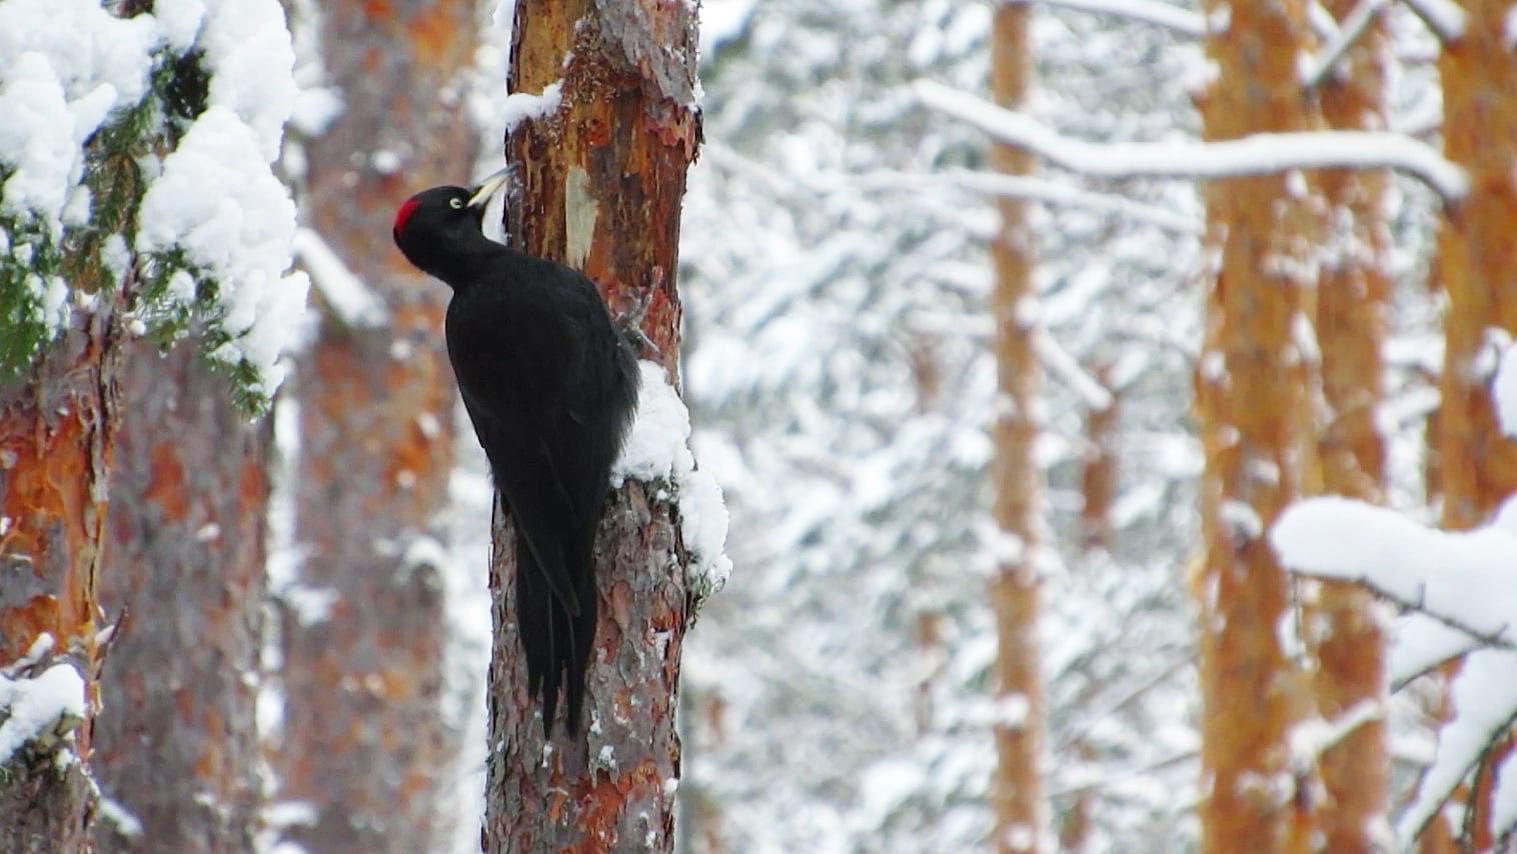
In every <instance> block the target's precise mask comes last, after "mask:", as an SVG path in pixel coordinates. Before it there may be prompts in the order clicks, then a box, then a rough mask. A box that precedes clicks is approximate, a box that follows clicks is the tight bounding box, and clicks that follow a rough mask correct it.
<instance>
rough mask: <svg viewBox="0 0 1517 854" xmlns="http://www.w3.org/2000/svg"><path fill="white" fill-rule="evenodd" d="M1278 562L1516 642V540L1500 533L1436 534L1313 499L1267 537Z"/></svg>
mask: <svg viewBox="0 0 1517 854" xmlns="http://www.w3.org/2000/svg"><path fill="white" fill-rule="evenodd" d="M1269 538H1270V543H1271V545H1273V546H1274V548H1275V552H1276V554H1278V555H1279V557H1280V561H1281V563H1283V564H1284V565H1285V566H1287V567H1288V568H1290V569H1293V570H1295V571H1297V572H1301V573H1304V574H1307V575H1314V576H1319V577H1323V578H1338V579H1343V580H1346V581H1359V582H1361V583H1363V584H1365V586H1367V587H1369V588H1370V589H1371V590H1373V591H1375V592H1376V593H1378V594H1379V595H1381V596H1384V597H1386V598H1388V599H1390V600H1392V601H1394V602H1396V603H1398V604H1401V605H1404V606H1407V607H1413V608H1416V609H1417V610H1419V611H1422V612H1423V613H1425V614H1428V615H1430V616H1432V617H1435V618H1437V619H1440V620H1442V621H1444V622H1446V623H1450V624H1452V625H1457V626H1461V627H1464V628H1465V629H1467V630H1469V631H1471V632H1474V633H1476V634H1478V635H1479V636H1480V637H1482V638H1484V639H1486V640H1487V641H1493V642H1500V643H1503V644H1517V627H1514V626H1513V625H1512V621H1513V615H1514V614H1517V536H1514V535H1513V533H1512V532H1511V531H1508V530H1505V529H1503V528H1500V527H1486V528H1477V529H1475V530H1472V531H1440V530H1437V529H1434V528H1429V527H1426V526H1424V525H1421V524H1418V523H1417V522H1414V521H1412V520H1410V519H1408V518H1406V517H1405V516H1403V515H1401V514H1400V513H1398V512H1396V511H1394V510H1388V509H1386V508H1383V507H1376V506H1374V505H1372V504H1367V503H1365V502H1362V501H1355V500H1353V499H1348V498H1339V497H1332V496H1328V497H1320V498H1310V499H1307V500H1305V501H1301V502H1297V503H1296V504H1293V505H1291V506H1290V507H1288V508H1286V510H1285V512H1284V513H1282V514H1281V515H1280V518H1279V520H1278V521H1277V522H1276V523H1275V525H1274V527H1273V528H1271V529H1270V533H1269Z"/></svg>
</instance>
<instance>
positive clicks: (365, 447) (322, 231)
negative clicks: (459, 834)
mask: <svg viewBox="0 0 1517 854" xmlns="http://www.w3.org/2000/svg"><path fill="white" fill-rule="evenodd" d="M319 21H320V25H321V26H320V31H319V36H320V41H321V45H322V50H321V54H322V57H323V60H324V63H325V66H326V72H327V80H328V81H329V82H330V83H331V85H333V86H334V87H335V88H337V89H338V90H339V92H340V96H341V98H342V101H343V110H342V112H341V113H340V114H339V115H338V116H337V117H336V118H335V119H334V120H333V121H332V123H331V125H330V126H329V127H328V128H327V129H326V130H325V132H324V133H322V134H321V135H320V136H319V137H318V138H316V139H313V140H311V141H309V142H308V143H306V144H305V149H306V154H307V161H308V163H309V166H308V170H307V172H306V181H305V188H304V189H305V200H306V207H307V210H308V212H309V215H308V217H307V219H306V222H307V225H308V226H309V227H310V228H311V229H312V230H313V231H314V232H315V234H317V235H319V236H320V238H319V239H320V240H321V241H324V242H325V244H326V246H327V247H330V249H331V251H332V254H334V255H335V256H336V260H338V261H340V262H341V264H342V265H345V266H346V267H347V269H348V271H351V273H353V274H354V276H356V279H357V282H359V283H361V287H366V288H367V289H368V291H369V294H367V295H366V294H364V293H363V291H362V290H359V291H358V293H357V294H356V295H357V296H358V297H359V298H360V299H361V300H362V302H360V303H359V305H358V306H357V308H362V309H364V310H361V311H360V310H355V306H354V305H353V304H351V303H350V302H349V299H348V298H351V297H353V296H354V295H355V294H353V293H351V292H350V291H351V289H350V288H349V287H347V286H351V285H352V284H353V282H351V281H350V277H348V276H346V275H344V274H343V273H342V271H341V270H340V268H339V269H335V270H334V269H318V267H328V268H330V267H336V266H337V265H336V264H335V263H326V264H322V263H319V262H318V261H317V258H318V257H319V256H320V255H321V254H323V253H319V252H312V253H309V254H308V253H302V257H303V259H304V260H306V262H307V264H308V267H309V268H310V269H311V271H312V273H313V278H314V279H315V280H316V283H317V285H318V290H319V291H320V292H321V293H322V294H323V295H324V296H325V297H326V299H325V300H324V301H323V305H322V308H323V309H324V310H323V312H322V315H321V318H322V319H321V328H320V332H319V334H318V337H317V339H316V341H315V342H314V343H313V344H312V345H311V347H310V348H309V351H308V352H307V353H306V354H304V356H303V357H302V359H301V360H300V362H299V366H298V368H297V372H296V384H297V392H298V401H299V407H300V409H299V413H300V416H299V423H300V443H301V447H300V463H299V467H298V470H299V471H300V478H299V480H298V482H297V485H296V487H297V488H296V497H295V501H296V530H295V539H296V542H297V546H298V547H299V548H301V549H303V550H304V555H303V559H302V560H301V561H300V563H299V565H298V567H297V568H296V569H295V571H294V578H293V579H291V580H290V583H289V584H288V586H286V585H285V584H284V582H283V581H281V582H280V583H279V584H278V585H277V586H278V588H279V589H277V590H276V593H278V594H280V601H281V604H282V607H281V634H282V637H283V651H284V666H283V670H282V678H283V682H284V694H285V712H284V720H283V728H282V735H281V739H280V745H279V749H278V753H277V759H276V767H277V770H278V773H279V775H280V778H281V783H282V788H281V791H280V793H279V796H280V797H281V798H282V799H287V800H293V801H304V802H307V803H309V804H311V805H312V806H314V807H315V810H316V816H315V823H314V824H313V825H312V826H309V827H297V828H291V829H290V831H289V838H290V839H291V840H293V841H295V842H298V843H299V844H301V845H303V846H304V847H305V848H306V849H307V850H309V851H313V852H321V851H353V850H365V851H377V850H387V851H430V850H437V849H438V848H439V847H440V846H442V845H443V840H445V839H447V838H449V837H450V835H451V834H452V831H453V822H454V821H455V820H456V819H457V818H458V816H456V815H454V814H453V812H454V807H455V805H454V804H453V803H451V802H450V801H449V800H448V799H446V798H442V797H441V795H442V794H443V793H444V792H445V791H447V790H448V789H449V787H451V785H452V782H453V781H452V780H451V779H450V776H449V775H450V774H451V773H454V772H453V770H452V769H453V765H452V756H453V754H454V753H455V752H456V750H457V745H458V738H459V734H458V733H457V732H454V731H452V730H451V728H450V725H449V721H448V720H447V719H446V717H445V716H444V715H443V714H442V712H441V709H440V707H439V704H440V702H441V700H442V697H443V694H444V679H443V665H444V652H445V649H446V644H447V622H446V619H445V611H444V604H445V602H444V595H443V587H444V585H443V582H442V573H443V572H445V571H447V569H448V568H447V567H446V566H445V565H444V564H443V563H442V558H443V555H444V552H443V550H442V548H441V545H440V543H441V538H442V536H443V530H442V526H441V525H440V524H439V519H438V516H437V514H438V512H439V510H440V509H441V508H443V507H446V506H447V505H448V500H449V499H448V491H447V484H448V478H449V474H450V471H451V466H452V461H453V441H454V431H453V423H454V419H453V412H454V409H455V406H456V395H457V393H456V391H455V390H454V386H453V376H452V371H451V370H450V368H449V367H448V363H447V356H446V353H445V351H444V344H443V333H442V316H443V310H444V306H445V305H446V301H447V298H448V292H447V289H446V288H444V287H443V286H441V285H439V284H438V283H437V282H434V281H431V280H429V279H426V278H425V277H423V276H421V275H420V274H418V273H416V272H415V271H414V270H412V269H411V268H410V266H409V265H408V264H406V262H405V261H404V259H403V258H402V257H401V255H400V253H399V252H397V251H396V250H395V249H394V247H393V246H392V245H391V242H390V239H389V230H390V224H391V218H392V216H393V215H394V211H395V208H396V206H397V204H398V203H399V201H400V200H402V199H404V198H405V197H407V196H408V195H410V194H411V193H414V192H417V191H420V190H422V189H425V188H426V187H428V186H432V185H436V184H466V183H468V182H469V180H470V178H471V177H472V176H471V175H470V174H469V173H470V171H471V164H472V163H473V158H474V149H475V146H474V143H473V135H472V132H471V130H470V128H469V126H468V123H467V122H466V121H463V120H462V119H461V117H460V114H461V112H462V106H461V103H460V101H459V99H457V98H454V99H451V100H450V99H449V98H447V97H446V95H445V93H446V92H448V91H449V90H450V89H451V90H453V91H455V92H456V91H457V87H458V86H459V85H460V80H461V78H462V76H463V75H464V74H465V73H466V72H467V71H468V69H469V68H470V67H471V64H472V62H473V59H474V49H475V40H476V33H477V18H476V4H474V3H472V2H464V0H445V2H441V3H420V2H407V3H399V4H374V3H365V2H359V0H343V2H334V3H323V4H321V8H320V10H319ZM307 240H308V242H315V238H311V237H310V236H309V235H308V236H307Z"/></svg>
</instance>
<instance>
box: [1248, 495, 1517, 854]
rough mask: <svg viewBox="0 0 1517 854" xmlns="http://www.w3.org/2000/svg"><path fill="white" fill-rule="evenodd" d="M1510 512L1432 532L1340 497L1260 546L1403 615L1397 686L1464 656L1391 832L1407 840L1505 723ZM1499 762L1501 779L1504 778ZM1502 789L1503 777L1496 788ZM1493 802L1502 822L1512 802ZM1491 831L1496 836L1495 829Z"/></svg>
mask: <svg viewBox="0 0 1517 854" xmlns="http://www.w3.org/2000/svg"><path fill="white" fill-rule="evenodd" d="M1513 514H1514V508H1513V502H1511V501H1508V502H1507V504H1506V505H1504V506H1503V507H1502V508H1501V511H1500V512H1498V514H1497V516H1496V519H1495V521H1494V522H1493V523H1492V524H1490V525H1488V526H1486V527H1483V528H1478V529H1475V530H1472V531H1466V532H1450V531H1440V530H1436V529H1432V528H1428V527H1425V526H1423V525H1420V524H1418V523H1416V522H1413V521H1411V520H1409V519H1407V518H1405V517H1404V516H1402V515H1401V514H1399V513H1397V512H1395V511H1392V510H1387V509H1384V508H1380V507H1376V506H1373V505H1370V504H1366V503H1363V502H1359V501H1353V500H1350V499H1345V498H1336V497H1326V498H1313V499H1308V500H1306V501H1302V502H1299V503H1297V504H1294V505H1292V506H1291V507H1289V508H1287V509H1286V511H1285V512H1284V513H1283V514H1281V517H1280V520H1279V521H1278V522H1277V523H1276V524H1275V526H1274V528H1273V529H1272V530H1271V531H1270V541H1271V543H1272V544H1273V545H1274V547H1275V551H1276V552H1277V553H1278V554H1279V555H1280V559H1281V561H1282V562H1283V563H1284V564H1285V565H1286V566H1288V567H1290V568H1292V569H1295V570H1297V571H1300V572H1304V573H1307V574H1310V575H1316V576H1321V577H1329V578H1340V579H1346V580H1357V581H1359V582H1361V583H1363V584H1364V585H1365V586H1367V587H1368V588H1370V589H1371V590H1373V591H1375V592H1376V593H1378V594H1379V595H1381V596H1384V597H1386V598H1388V599H1390V600H1392V601H1393V602H1395V603H1397V604H1399V605H1401V606H1403V607H1405V608H1409V609H1411V610H1412V613H1411V614H1409V615H1408V616H1407V617H1405V618H1403V619H1402V620H1399V621H1398V622H1397V624H1396V627H1395V637H1394V642H1393V645H1392V649H1391V661H1390V670H1391V676H1392V679H1393V681H1397V682H1402V681H1405V680H1406V679H1409V678H1411V677H1412V676H1415V675H1417V674H1418V673H1421V672H1423V671H1425V670H1427V669H1428V668H1430V667H1433V666H1435V665H1437V664H1438V663H1440V662H1442V661H1445V660H1448V659H1449V658H1451V657H1453V656H1455V655H1458V654H1460V653H1465V654H1464V658H1463V665H1462V667H1461V668H1460V670H1459V673H1458V674H1457V675H1456V676H1455V677H1454V679H1453V682H1452V685H1451V686H1450V699H1451V702H1452V706H1453V709H1454V716H1453V718H1452V719H1451V720H1450V721H1449V722H1448V723H1447V724H1446V725H1444V726H1443V727H1442V728H1441V729H1440V731H1439V736H1438V747H1437V752H1436V755H1435V757H1434V759H1433V762H1432V764H1431V765H1430V766H1429V767H1428V769H1427V771H1426V773H1425V774H1424V775H1423V777H1422V779H1421V781H1420V783H1419V785H1418V789H1417V794H1416V797H1415V799H1414V800H1413V802H1412V803H1411V805H1410V806H1409V807H1408V808H1407V809H1406V810H1405V812H1403V813H1402V815H1401V817H1400V819H1399V820H1398V822H1397V825H1396V831H1397V835H1398V836H1399V837H1400V838H1401V839H1402V840H1403V841H1404V842H1410V840H1411V839H1412V838H1413V837H1414V836H1415V835H1416V834H1417V832H1418V831H1419V830H1420V829H1421V828H1422V827H1423V825H1424V824H1425V823H1426V822H1427V820H1428V819H1429V818H1430V817H1431V816H1432V815H1434V814H1435V813H1436V812H1437V811H1438V810H1439V809H1441V808H1442V806H1443V804H1444V802H1445V801H1446V800H1447V799H1448V797H1449V793H1450V792H1452V791H1453V789H1454V787H1455V786H1457V785H1458V784H1459V783H1460V782H1461V781H1462V780H1463V779H1464V778H1465V776H1466V775H1467V774H1468V773H1469V770H1470V769H1471V768H1472V767H1473V766H1474V764H1475V763H1476V762H1477V761H1478V760H1479V758H1480V756H1481V755H1482V754H1483V753H1484V752H1485V751H1486V749H1487V748H1488V747H1489V745H1490V744H1491V743H1492V740H1493V739H1494V738H1496V737H1497V736H1498V735H1499V734H1500V733H1502V732H1504V731H1506V729H1507V727H1508V726H1509V725H1510V722H1511V721H1512V719H1513V718H1514V716H1517V652H1514V651H1513V646H1514V644H1517V632H1514V631H1513V627H1512V625H1511V621H1512V619H1513V615H1514V614H1517V533H1514V526H1513V525H1512V516H1513ZM1506 768H1507V766H1506V764H1505V763H1504V764H1503V767H1502V770H1503V772H1504V771H1505V770H1506ZM1498 782H1506V780H1505V778H1504V777H1503V778H1502V780H1501V781H1498ZM1513 788H1517V787H1512V786H1502V787H1501V791H1498V793H1497V795H1496V803H1497V804H1499V805H1500V807H1499V809H1500V810H1503V811H1504V814H1505V815H1507V817H1508V818H1507V819H1506V820H1507V821H1510V820H1511V818H1513V817H1517V792H1513V791H1511V789H1513ZM1494 826H1495V827H1498V828H1499V827H1505V826H1506V825H1505V824H1496V825H1494Z"/></svg>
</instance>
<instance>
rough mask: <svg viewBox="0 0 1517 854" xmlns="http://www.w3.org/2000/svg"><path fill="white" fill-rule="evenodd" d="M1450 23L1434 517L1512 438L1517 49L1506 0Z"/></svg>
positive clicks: (1485, 786)
mask: <svg viewBox="0 0 1517 854" xmlns="http://www.w3.org/2000/svg"><path fill="white" fill-rule="evenodd" d="M1461 6H1462V7H1463V9H1464V11H1465V15H1466V20H1465V26H1464V28H1463V31H1462V34H1461V35H1460V36H1459V37H1458V38H1456V39H1454V40H1452V41H1448V42H1445V43H1444V46H1443V52H1442V54H1441V56H1440V58H1439V61H1438V69H1439V73H1440V75H1441V76H1442V80H1443V140H1444V143H1443V144H1444V153H1445V155H1446V156H1447V157H1448V158H1449V159H1450V160H1452V161H1454V162H1455V163H1458V164H1459V165H1461V166H1463V167H1464V168H1465V169H1466V170H1468V172H1469V175H1470V193H1469V195H1468V197H1467V198H1465V199H1464V200H1463V202H1462V203H1460V204H1459V205H1457V206H1455V207H1446V208H1445V209H1444V220H1443V223H1442V228H1441V230H1440V233H1439V239H1438V264H1437V270H1438V271H1439V279H1440V284H1441V285H1442V287H1443V289H1444V291H1445V293H1446V294H1447V296H1448V308H1447V310H1446V312H1445V314H1444V359H1443V374H1442V377H1441V381H1440V389H1439V390H1440V392H1441V395H1442V406H1441V407H1440V408H1439V412H1438V433H1437V454H1438V468H1437V471H1438V478H1439V481H1438V485H1439V489H1440V492H1441V494H1442V499H1443V519H1442V523H1443V526H1444V527H1445V528H1449V529H1452V530H1464V529H1468V528H1472V527H1475V526H1476V525H1479V524H1481V523H1483V522H1485V521H1486V520H1487V518H1488V516H1489V515H1490V514H1491V512H1492V511H1493V510H1495V508H1496V507H1497V506H1498V505H1499V504H1500V503H1501V501H1502V500H1503V499H1504V498H1506V497H1507V496H1508V495H1511V494H1512V493H1513V492H1514V491H1517V443H1513V442H1511V441H1510V440H1507V439H1505V438H1503V437H1502V434H1501V430H1500V428H1499V425H1498V424H1497V421H1496V416H1495V408H1494V406H1493V405H1492V400H1491V395H1490V390H1489V386H1490V381H1491V376H1492V372H1493V370H1494V366H1495V364H1496V357H1497V352H1498V351H1497V350H1496V348H1497V347H1499V346H1500V345H1501V344H1502V343H1503V341H1502V340H1501V339H1502V338H1508V337H1509V336H1511V335H1514V334H1517V292H1514V291H1513V287H1512V271H1513V269H1514V268H1517V244H1514V243H1513V241H1512V234H1513V233H1514V230H1517V173H1514V172H1513V169H1512V163H1513V159H1514V157H1517V54H1513V52H1512V50H1511V33H1512V28H1513V18H1512V14H1511V5H1510V4H1509V3H1503V2H1499V0H1470V1H1469V2H1466V3H1462V4H1461ZM1509 749H1510V745H1509V744H1506V745H1505V746H1502V747H1499V748H1498V749H1495V750H1492V751H1491V753H1490V754H1488V755H1487V756H1486V757H1485V758H1484V759H1483V760H1482V762H1481V766H1480V768H1478V769H1477V771H1476V791H1475V793H1474V794H1473V796H1472V797H1471V798H1470V802H1469V806H1470V808H1471V809H1473V810H1474V812H1473V814H1472V815H1470V816H1467V820H1466V821H1465V822H1464V825H1465V830H1466V832H1470V831H1473V837H1472V838H1471V839H1467V840H1466V843H1468V844H1473V845H1474V850H1479V851H1484V850H1490V849H1491V848H1492V847H1493V839H1492V837H1491V833H1492V828H1491V827H1490V809H1491V804H1490V788H1491V787H1490V781H1491V777H1492V774H1493V769H1494V767H1495V766H1494V762H1495V760H1497V759H1499V758H1500V756H1502V755H1504V753H1505V751H1506V750H1509ZM1446 821H1447V819H1445V818H1444V817H1442V816H1440V817H1438V818H1437V819H1435V820H1434V822H1433V824H1432V826H1430V829H1429V831H1427V832H1425V833H1424V837H1425V838H1427V839H1428V841H1427V842H1426V843H1425V844H1426V845H1438V847H1439V848H1440V849H1443V850H1451V848H1450V846H1449V845H1448V843H1447V842H1445V843H1442V844H1441V845H1440V844H1438V843H1436V842H1435V841H1433V840H1435V839H1437V838H1439V837H1446V836H1447V835H1448V829H1447V828H1446V827H1443V825H1444V824H1445V822H1446Z"/></svg>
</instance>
